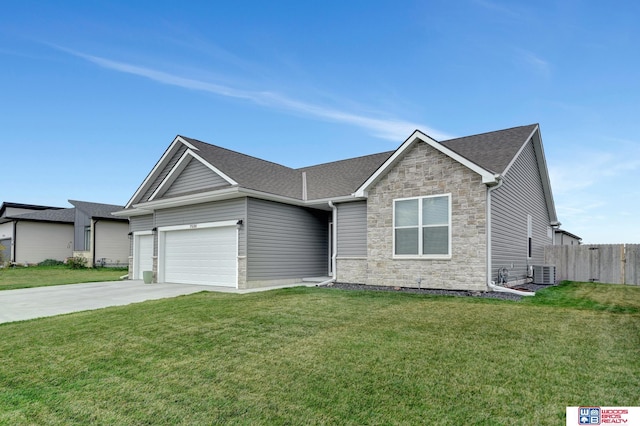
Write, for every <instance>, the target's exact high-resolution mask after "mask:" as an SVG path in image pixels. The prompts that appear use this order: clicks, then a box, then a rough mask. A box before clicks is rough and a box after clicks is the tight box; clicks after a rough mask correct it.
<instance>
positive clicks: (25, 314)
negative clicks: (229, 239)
mask: <svg viewBox="0 0 640 426" xmlns="http://www.w3.org/2000/svg"><path fill="white" fill-rule="evenodd" d="M301 285H307V286H312V285H315V284H310V283H303V284H294V285H290V286H282V287H294V286H301ZM274 288H276V287H269V288H260V289H248V290H237V289H232V288H226V287H213V286H208V285H194V284H167V283H163V284H144V282H143V281H141V280H132V281H110V282H100V283H85V284H67V285H57V286H49V287H35V288H23V289H18V290H3V291H0V323H4V322H12V321H22V320H27V319H33V318H40V317H50V316H54V315H60V314H68V313H71V312H80V311H88V310H92V309H100V308H106V307H108V306H122V305H128V304H130V303H138V302H144V301H146V300H156V299H165V298H168V297H176V296H182V295H185V294H192V293H198V292H200V291H218V292H227V293H240V294H243V293H250V292H255V291H266V290H272V289H274ZM278 288H281V287H278Z"/></svg>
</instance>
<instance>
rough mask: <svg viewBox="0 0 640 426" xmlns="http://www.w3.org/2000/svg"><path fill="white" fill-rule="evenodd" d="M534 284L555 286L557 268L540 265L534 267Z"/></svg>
mask: <svg viewBox="0 0 640 426" xmlns="http://www.w3.org/2000/svg"><path fill="white" fill-rule="evenodd" d="M533 282H534V284H546V285H549V284H555V283H556V267H555V266H553V265H540V266H534V267H533Z"/></svg>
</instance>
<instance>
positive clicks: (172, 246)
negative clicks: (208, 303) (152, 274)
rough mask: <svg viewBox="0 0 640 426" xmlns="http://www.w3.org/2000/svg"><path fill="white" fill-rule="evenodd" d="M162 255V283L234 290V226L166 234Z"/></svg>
mask: <svg viewBox="0 0 640 426" xmlns="http://www.w3.org/2000/svg"><path fill="white" fill-rule="evenodd" d="M164 253H165V255H164V268H165V269H164V272H165V274H164V281H166V282H175V283H189V284H205V285H217V286H225V287H236V282H237V278H236V276H237V253H238V250H237V230H236V228H235V227H213V228H203V229H185V230H177V231H167V232H165V236H164Z"/></svg>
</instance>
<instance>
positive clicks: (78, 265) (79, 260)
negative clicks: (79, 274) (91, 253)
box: [67, 256, 87, 269]
mask: <svg viewBox="0 0 640 426" xmlns="http://www.w3.org/2000/svg"><path fill="white" fill-rule="evenodd" d="M67 266H68V267H69V268H71V269H84V268H86V267H87V259H86V258H85V257H82V256H74V257H69V258H67Z"/></svg>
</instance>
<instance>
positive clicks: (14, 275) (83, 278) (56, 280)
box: [0, 265, 127, 290]
mask: <svg viewBox="0 0 640 426" xmlns="http://www.w3.org/2000/svg"><path fill="white" fill-rule="evenodd" d="M126 273H127V269H126V268H124V269H123V268H85V269H71V268H69V267H68V266H65V265H60V266H29V267H18V268H1V269H0V290H12V289H16V288H28V287H44V286H49V285H59V284H76V283H88V282H100V281H117V280H119V279H120V277H121V276H123V275H125V274H126Z"/></svg>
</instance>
